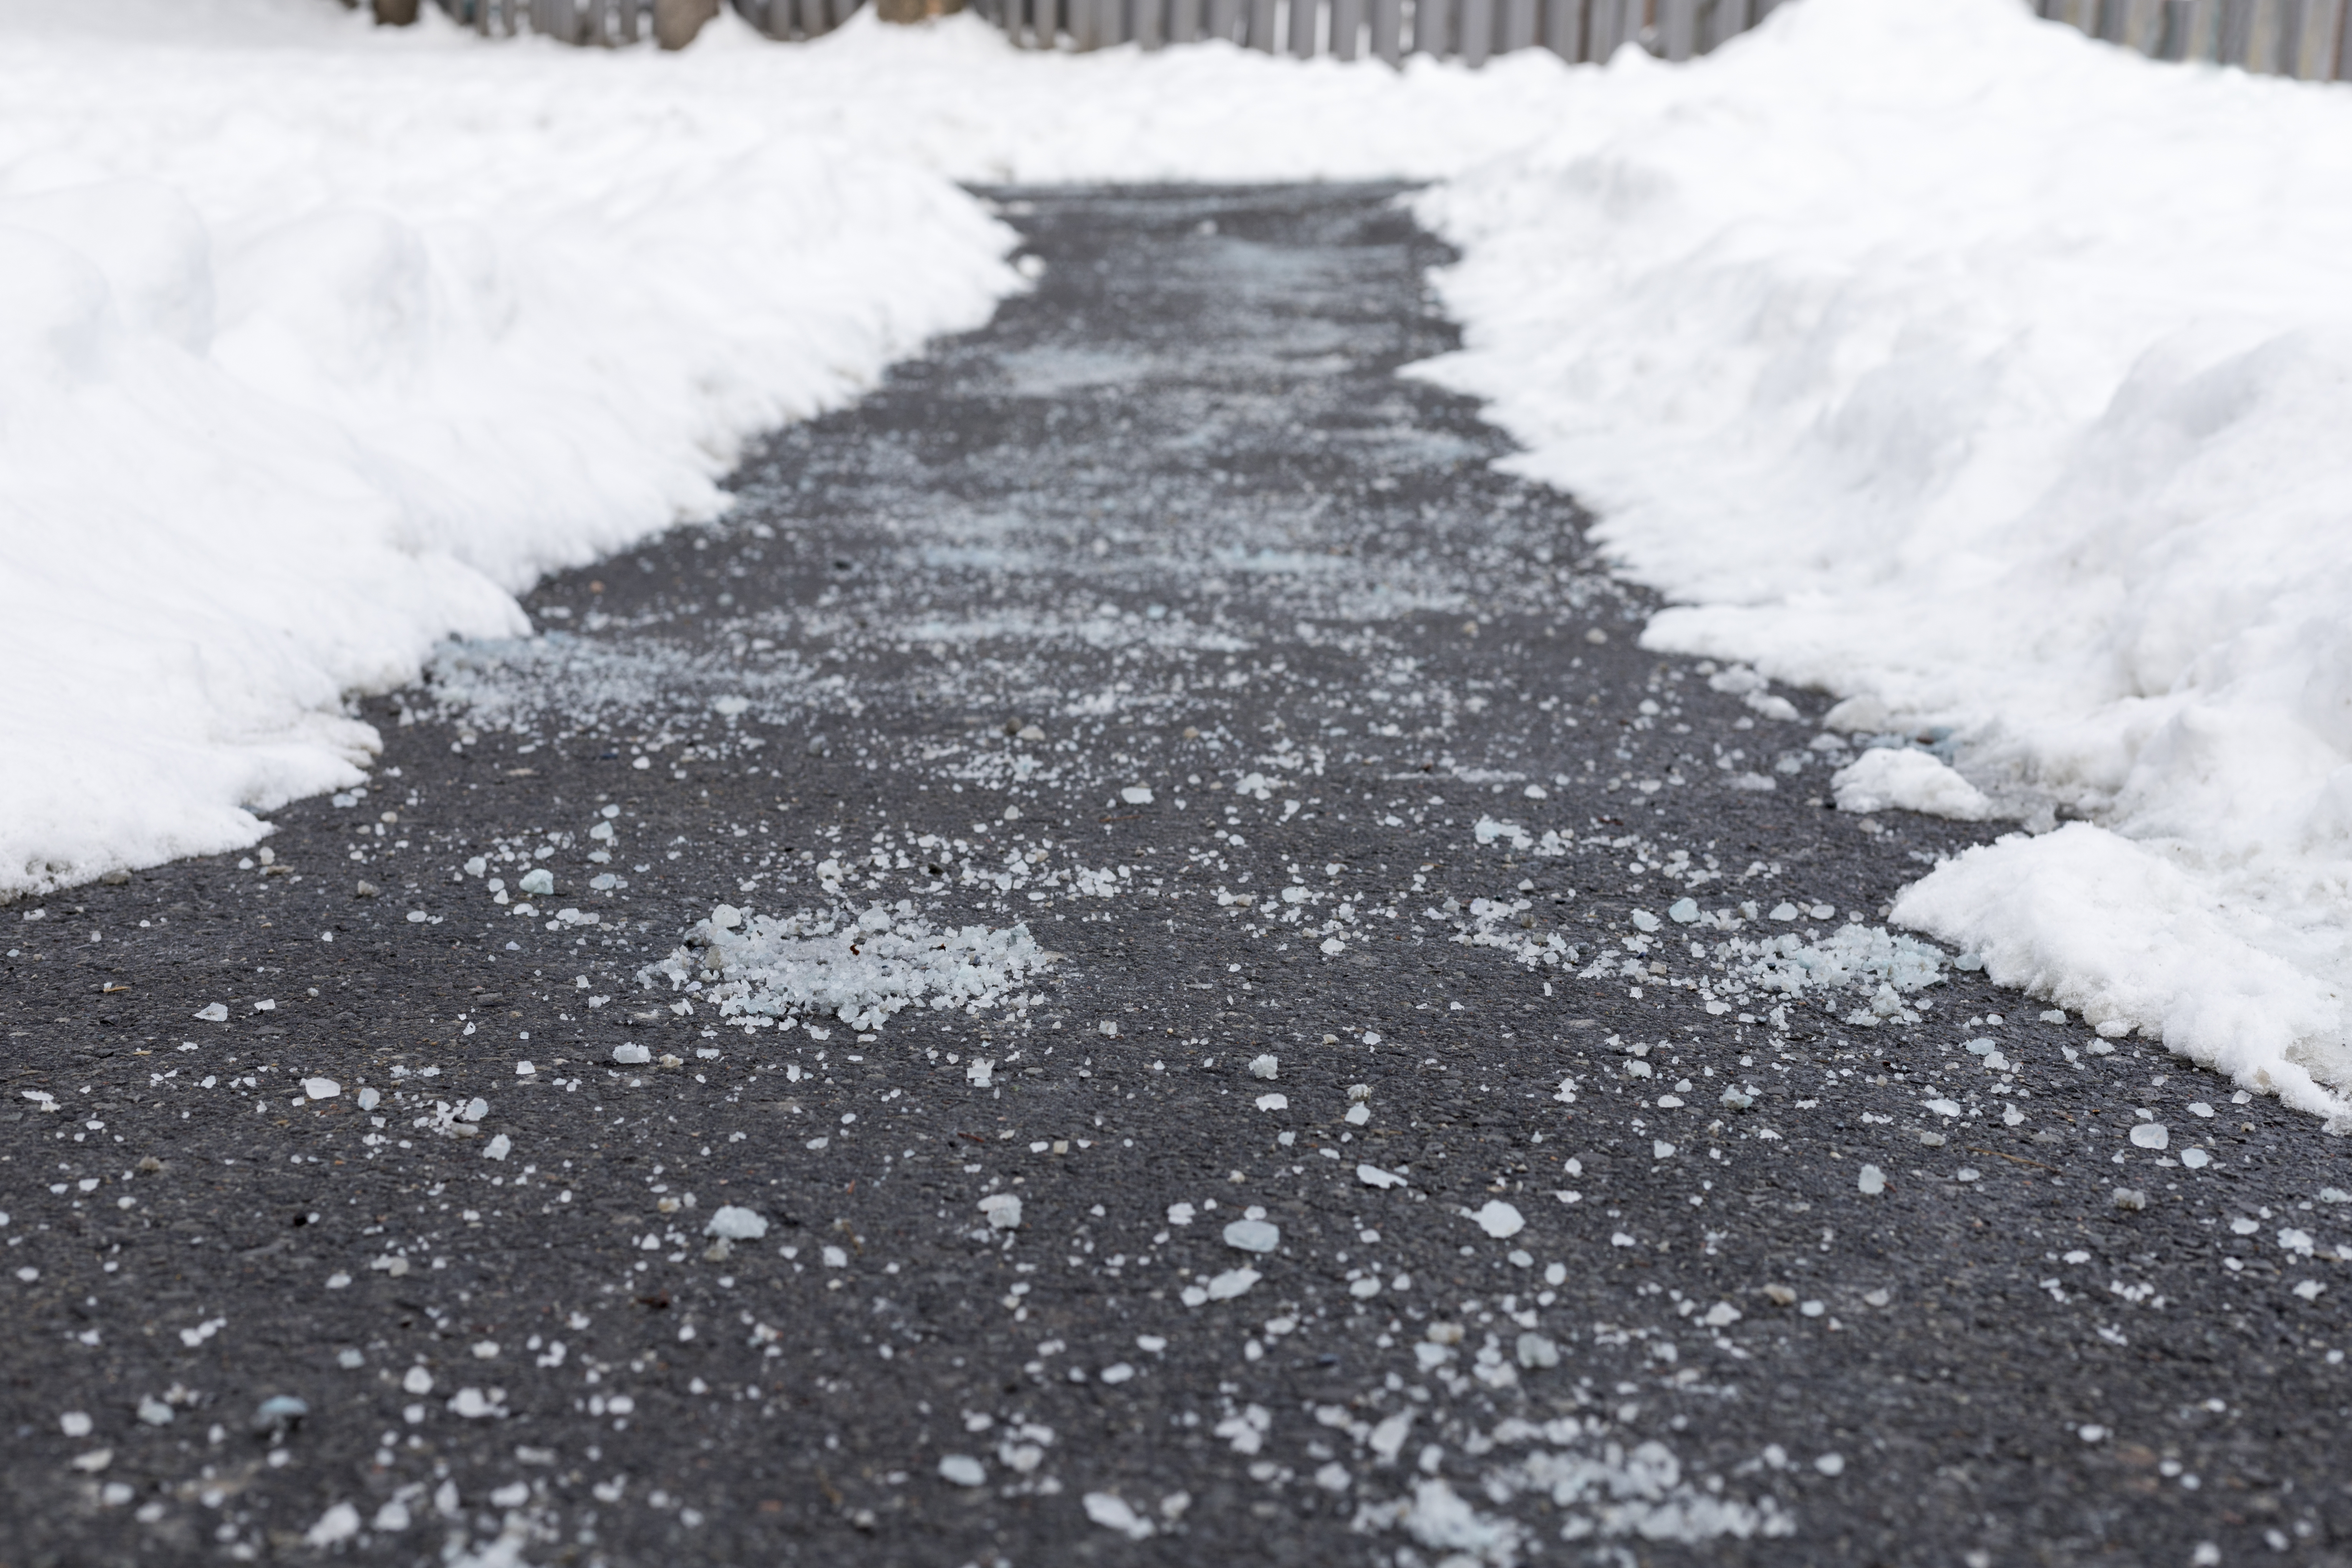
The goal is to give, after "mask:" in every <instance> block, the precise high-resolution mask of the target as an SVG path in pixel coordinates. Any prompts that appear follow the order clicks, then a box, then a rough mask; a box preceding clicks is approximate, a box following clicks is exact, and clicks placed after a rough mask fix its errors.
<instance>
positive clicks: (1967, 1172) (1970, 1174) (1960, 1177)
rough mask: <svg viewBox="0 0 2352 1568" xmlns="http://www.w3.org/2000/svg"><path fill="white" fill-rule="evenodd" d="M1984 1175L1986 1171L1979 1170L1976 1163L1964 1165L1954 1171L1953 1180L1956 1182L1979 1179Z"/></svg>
mask: <svg viewBox="0 0 2352 1568" xmlns="http://www.w3.org/2000/svg"><path fill="white" fill-rule="evenodd" d="M1983 1176H1984V1173H1983V1172H1981V1171H1979V1170H1978V1169H1977V1168H1976V1167H1975V1166H1974V1165H1962V1166H1961V1167H1960V1168H1959V1169H1958V1170H1957V1171H1955V1172H1953V1173H1952V1180H1954V1181H1956V1182H1974V1181H1979V1180H1981V1179H1983Z"/></svg>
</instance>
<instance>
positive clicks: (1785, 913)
mask: <svg viewBox="0 0 2352 1568" xmlns="http://www.w3.org/2000/svg"><path fill="white" fill-rule="evenodd" d="M1772 918H1773V919H1774V920H1776V921H1792V920H1795V919H1796V918H1797V906H1796V905H1794V904H1787V903H1782V904H1775V905H1773V906H1772Z"/></svg>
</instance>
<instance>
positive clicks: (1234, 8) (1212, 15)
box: [1209, 0, 1242, 44]
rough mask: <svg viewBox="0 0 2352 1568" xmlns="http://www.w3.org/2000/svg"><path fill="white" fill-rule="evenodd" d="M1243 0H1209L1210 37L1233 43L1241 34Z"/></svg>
mask: <svg viewBox="0 0 2352 1568" xmlns="http://www.w3.org/2000/svg"><path fill="white" fill-rule="evenodd" d="M1241 18H1242V0H1209V37H1213V38H1223V39H1224V40H1225V42H1227V43H1229V44H1230V43H1232V42H1233V41H1234V38H1235V37H1238V36H1239V35H1240V32H1241Z"/></svg>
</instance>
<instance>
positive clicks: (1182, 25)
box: [1168, 0, 1202, 44]
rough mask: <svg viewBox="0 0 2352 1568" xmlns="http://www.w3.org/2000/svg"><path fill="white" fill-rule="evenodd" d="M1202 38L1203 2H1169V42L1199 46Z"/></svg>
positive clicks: (1181, 0) (1193, 0) (1183, 0)
mask: <svg viewBox="0 0 2352 1568" xmlns="http://www.w3.org/2000/svg"><path fill="white" fill-rule="evenodd" d="M1201 37H1202V28H1201V0H1169V5H1168V41H1169V42H1170V43H1171V44H1197V43H1199V42H1200V41H1201Z"/></svg>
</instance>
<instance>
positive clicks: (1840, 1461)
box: [1813, 1454, 1845, 1476]
mask: <svg viewBox="0 0 2352 1568" xmlns="http://www.w3.org/2000/svg"><path fill="white" fill-rule="evenodd" d="M1813 1468H1815V1469H1817V1470H1819V1471H1821V1473H1822V1474H1823V1475H1825V1476H1842V1475H1843V1474H1845V1456H1844V1455H1843V1454H1823V1455H1822V1457H1821V1458H1818V1459H1815V1460H1814V1461H1813Z"/></svg>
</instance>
